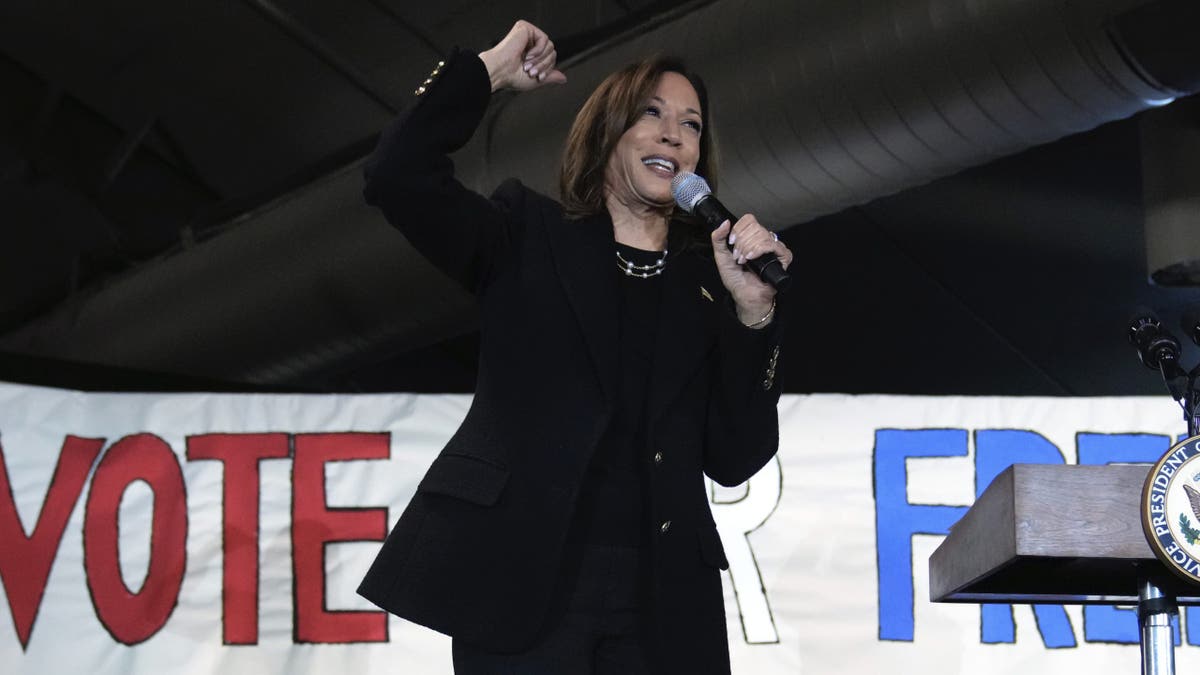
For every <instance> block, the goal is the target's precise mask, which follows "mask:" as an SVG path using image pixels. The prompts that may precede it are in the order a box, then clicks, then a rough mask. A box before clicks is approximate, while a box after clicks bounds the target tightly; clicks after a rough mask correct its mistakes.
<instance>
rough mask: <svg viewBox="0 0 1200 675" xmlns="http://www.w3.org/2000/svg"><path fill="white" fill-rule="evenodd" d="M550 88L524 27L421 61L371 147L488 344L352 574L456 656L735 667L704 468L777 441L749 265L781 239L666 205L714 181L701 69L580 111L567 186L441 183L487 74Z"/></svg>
mask: <svg viewBox="0 0 1200 675" xmlns="http://www.w3.org/2000/svg"><path fill="white" fill-rule="evenodd" d="M565 82H566V77H565V76H564V75H563V73H562V72H560V71H559V70H557V69H556V53H555V50H554V44H553V43H552V42H551V41H550V39H549V38H548V37H547V36H546V34H545V33H543V32H542V31H541V30H539V29H538V28H537V27H535V26H533V25H532V24H529V23H527V22H524V21H518V22H517V23H516V24H515V25H514V26H513V28H512V30H511V31H510V32H509V33H508V35H507V36H506V37H505V38H504V39H503V40H502V41H501V42H500V43H499V44H498V45H496V47H494V48H493V49H489V50H487V51H485V52H483V53H481V54H479V55H475V54H473V53H469V52H465V51H457V52H455V53H454V54H452V55H451V56H450V57H448V58H447V60H446V61H445V62H444V63H443V64H439V66H438V68H437V69H436V70H435V71H434V73H433V74H432V75H431V77H430V78H429V80H427V81H426V82H425V83H424V84H423V85H421V87H420V88H418V90H417V96H418V100H417V102H416V103H415V104H414V105H413V106H412V107H411V108H410V109H409V110H408V111H406V113H405V114H404V115H403V116H402V117H401V118H400V119H399V120H397V121H396V122H395V123H394V124H393V125H392V126H391V127H390V128H389V129H388V130H387V131H386V132H385V133H384V135H383V137H382V138H381V140H380V143H379V147H378V149H377V150H376V152H375V154H374V156H373V157H372V158H371V161H370V162H369V163H368V166H367V169H366V177H367V181H366V190H365V195H366V199H367V201H368V202H369V203H370V204H372V205H374V206H377V207H379V208H380V209H381V210H382V211H383V213H384V215H385V216H386V217H387V219H388V221H389V222H391V223H392V224H393V225H395V226H396V227H397V228H399V229H400V230H401V231H402V232H403V233H404V235H405V236H406V237H407V238H408V240H409V241H410V242H411V243H412V244H413V245H414V246H415V247H416V248H417V249H418V250H419V251H420V252H421V253H422V254H423V255H424V256H426V257H427V258H428V259H429V260H430V261H432V262H433V263H434V264H435V265H437V266H438V267H439V268H440V269H441V270H442V271H444V272H445V273H446V274H448V275H449V276H450V277H451V278H453V279H454V280H455V281H457V282H458V283H460V284H462V285H463V286H464V287H466V288H467V289H468V290H470V291H471V292H472V293H474V294H475V296H476V297H477V298H478V302H479V308H480V324H481V326H480V332H481V337H480V343H481V344H480V355H479V373H478V381H477V384H476V391H475V396H474V399H473V402H472V404H471V408H470V410H469V411H468V413H467V416H466V418H465V419H464V420H463V423H462V426H460V427H459V429H458V431H457V432H455V434H454V435H453V437H452V438H451V439H450V441H449V442H448V443H447V444H446V447H445V448H444V449H443V450H442V451H441V453H439V455H438V456H437V458H436V459H435V460H434V462H433V464H432V465H431V466H430V467H429V470H428V471H427V472H426V474H425V476H424V478H423V479H422V480H421V482H420V484H419V485H418V487H417V492H416V494H415V495H414V497H413V499H412V501H411V502H410V503H409V504H408V506H407V508H406V509H405V510H404V513H403V514H402V515H401V517H400V520H399V521H398V522H397V523H396V526H395V528H394V529H393V530H392V532H391V534H390V535H389V536H388V539H387V541H386V542H385V543H384V545H383V548H382V549H381V551H380V553H379V556H378V557H377V558H376V560H375V562H374V564H373V565H372V566H371V569H370V571H369V572H368V573H367V576H366V578H365V579H364V580H363V582H362V585H361V586H360V588H359V592H360V593H361V594H362V595H364V596H365V597H367V598H368V599H369V600H371V601H372V602H374V603H376V604H378V605H379V606H380V607H383V608H384V609H386V610H388V611H390V612H392V613H394V614H397V615H399V616H401V617H404V618H406V619H409V620H411V621H415V622H416V623H419V624H423V625H425V626H428V627H430V628H433V629H435V630H438V631H441V632H443V633H447V634H449V635H451V636H453V654H454V668H455V672H456V673H460V674H462V673H466V674H472V673H555V674H570V675H576V674H581V673H672V674H673V673H728V672H729V649H728V643H727V637H726V631H725V616H724V605H723V600H722V595H721V578H720V570H721V569H724V568H727V567H728V563H727V562H726V560H725V554H724V550H723V549H722V546H721V541H720V538H719V537H718V535H717V530H716V526H715V524H714V521H713V517H712V513H711V511H710V510H709V506H708V504H709V500H708V493H707V489H706V483H705V481H704V474H707V475H708V476H710V477H711V478H712V479H713V480H715V481H717V482H718V483H721V484H722V485H736V484H738V483H741V482H743V481H745V480H746V479H748V478H749V477H750V476H751V475H753V474H754V473H755V472H756V471H757V470H758V469H759V468H761V467H762V466H763V465H764V464H765V463H766V462H768V461H770V459H771V458H772V456H773V455H774V453H775V451H776V449H777V447H778V421H777V417H776V410H775V407H776V403H777V401H778V398H779V392H780V383H779V379H778V378H777V377H776V372H777V370H778V368H779V367H780V364H779V356H780V353H779V346H778V345H779V342H780V338H781V330H780V328H781V323H782V322H781V314H782V311H783V310H782V303H779V304H777V302H776V298H775V291H774V289H772V288H771V286H769V285H767V284H765V283H763V282H762V281H760V280H759V279H758V277H757V276H756V275H755V274H754V273H753V272H750V271H749V270H747V269H745V268H743V266H742V263H744V262H745V261H746V260H749V259H754V258H757V257H759V256H762V255H764V254H766V253H768V252H770V253H774V254H775V255H776V256H778V257H779V260H780V261H781V262H782V263H783V265H784V266H785V267H786V266H787V265H788V264H789V263H790V262H791V259H792V255H791V252H790V251H789V250H788V249H787V247H785V246H784V245H783V244H782V243H781V242H779V241H778V239H777V238H776V237H775V236H774V235H773V234H772V233H771V232H770V231H769V230H767V229H765V228H764V227H763V226H762V225H760V224H759V223H758V222H757V221H756V220H755V218H754V216H752V215H746V216H743V217H741V218H740V219H738V220H737V222H736V223H733V224H732V225H731V224H730V223H728V222H726V223H725V224H723V225H722V226H721V227H720V228H718V229H717V230H715V231H712V232H711V233H709V232H708V231H706V228H705V229H702V228H701V226H699V225H697V224H696V223H695V222H692V221H690V219H688V218H686V217H685V216H681V214H679V213H678V212H677V211H676V210H675V208H674V202H673V198H672V193H671V180H672V178H673V177H674V176H675V175H676V174H678V173H680V172H684V171H688V172H695V173H697V174H699V175H700V176H703V177H704V178H706V179H707V180H708V182H709V183H714V184H715V182H716V179H717V175H716V151H715V150H716V149H715V143H714V134H713V126H712V117H711V114H710V111H709V105H708V100H707V94H706V91H705V88H704V85H703V83H702V81H701V80H700V78H699V77H697V76H696V75H695V74H693V73H691V72H689V71H688V70H687V69H686V68H685V67H684V65H683V64H682V63H680V62H678V61H675V60H672V59H665V58H652V59H648V60H644V61H641V62H638V63H635V64H632V65H630V66H628V67H626V68H624V69H622V70H620V71H618V72H616V73H613V74H612V75H610V76H609V77H608V78H607V79H606V80H604V82H603V83H602V84H601V85H600V86H599V87H598V88H597V89H596V90H595V91H594V92H593V93H592V95H591V97H590V98H589V99H588V100H587V102H586V103H584V105H583V107H582V109H581V110H580V111H579V114H578V116H577V117H576V118H575V122H574V124H573V126H572V128H571V131H570V134H569V137H568V139H567V143H566V148H565V151H564V153H563V161H562V170H561V186H560V188H561V194H560V199H561V201H555V200H553V199H550V198H548V197H546V196H543V195H541V194H538V193H537V192H534V191H532V190H530V189H529V188H527V187H524V186H523V185H522V184H521V183H520V182H518V181H517V180H514V179H509V180H507V181H505V182H504V183H502V184H501V185H500V187H499V188H498V189H497V190H496V191H495V193H494V194H493V195H492V196H491V197H490V198H487V197H483V196H481V195H478V194H475V193H473V192H471V191H470V190H468V189H466V188H465V187H464V186H463V185H462V184H461V183H459V182H458V181H457V180H455V178H454V173H453V164H452V163H451V161H450V159H449V158H448V157H447V155H449V154H450V153H452V152H454V151H455V150H457V149H458V148H460V147H462V146H463V145H464V144H465V143H466V142H467V140H468V139H469V138H470V137H471V134H472V133H473V132H474V131H475V128H476V126H477V125H478V124H479V123H480V120H481V119H482V117H483V114H484V112H485V109H486V108H487V105H488V101H489V98H490V95H491V94H492V93H493V92H495V91H499V90H501V89H512V90H520V91H525V90H532V89H537V88H539V87H542V86H546V85H550V84H562V83H565ZM534 95H536V94H534ZM726 242H728V243H729V244H731V245H732V248H730V247H729V246H727V245H726Z"/></svg>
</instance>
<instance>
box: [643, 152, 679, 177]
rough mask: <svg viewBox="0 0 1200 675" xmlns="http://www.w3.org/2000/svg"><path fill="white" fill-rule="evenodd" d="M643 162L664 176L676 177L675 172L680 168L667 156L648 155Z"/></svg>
mask: <svg viewBox="0 0 1200 675" xmlns="http://www.w3.org/2000/svg"><path fill="white" fill-rule="evenodd" d="M642 164H645V165H646V166H648V167H650V169H651V170H653V171H654V172H655V173H657V174H660V175H662V176H663V177H664V178H674V177H675V172H676V171H678V169H679V167H678V166H676V164H675V162H673V161H671V160H669V159H667V158H666V157H658V156H653V157H646V158H645V159H643V160H642Z"/></svg>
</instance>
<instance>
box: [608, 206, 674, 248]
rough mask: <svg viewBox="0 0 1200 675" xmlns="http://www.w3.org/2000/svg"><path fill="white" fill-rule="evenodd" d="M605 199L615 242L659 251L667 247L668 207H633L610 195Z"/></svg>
mask: <svg viewBox="0 0 1200 675" xmlns="http://www.w3.org/2000/svg"><path fill="white" fill-rule="evenodd" d="M605 201H606V205H607V207H608V215H609V217H611V218H612V223H613V238H614V239H616V240H617V243H620V244H625V245H626V246H632V247H634V248H640V249H643V250H646V251H661V250H663V249H665V248H666V247H667V222H668V220H669V216H670V209H669V208H668V209H658V208H654V207H651V206H644V205H638V206H636V207H633V206H631V205H629V204H625V203H623V202H621V201H620V200H618V199H617V198H615V197H614V196H612V195H609V197H608V199H606V200H605Z"/></svg>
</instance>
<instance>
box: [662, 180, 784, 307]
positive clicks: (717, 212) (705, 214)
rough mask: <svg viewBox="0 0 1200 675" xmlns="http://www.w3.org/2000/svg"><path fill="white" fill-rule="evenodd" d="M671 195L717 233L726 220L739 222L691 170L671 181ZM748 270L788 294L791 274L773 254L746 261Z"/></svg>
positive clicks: (706, 184) (684, 208)
mask: <svg viewBox="0 0 1200 675" xmlns="http://www.w3.org/2000/svg"><path fill="white" fill-rule="evenodd" d="M671 193H672V194H673V195H675V203H676V204H678V205H679V208H681V209H683V210H684V211H686V212H688V213H692V214H695V215H697V216H700V218H701V219H702V220H704V222H705V223H708V226H709V227H711V228H713V229H714V230H715V229H717V228H718V227H720V226H721V223H723V222H725V221H726V220H728V221H729V222H730V224H733V223H735V222H737V217H736V216H734V215H733V214H732V213H730V212H729V209H727V208H725V205H724V204H722V203H721V202H719V201H717V198H716V197H714V196H713V193H712V188H710V187H709V186H708V181H706V180H704V179H703V178H701V177H700V176H697V175H696V174H694V173H691V172H690V171H683V172H680V173H677V174H675V177H674V178H672V179H671ZM729 248H733V247H732V246H730V247H729ZM746 267H749V268H750V269H752V270H754V272H755V274H757V275H758V278H759V279H762V280H763V281H765V282H767V283H768V284H771V285H772V286H774V287H775V290H777V291H780V292H783V291H786V290H787V287H788V286H789V285H790V284H791V283H792V277H791V275H790V274H788V273H787V270H785V269H783V263H781V262H779V258H778V256H776V255H775V254H774V253H764V254H762V255H760V256H758V257H757V258H754V259H753V260H747V261H746Z"/></svg>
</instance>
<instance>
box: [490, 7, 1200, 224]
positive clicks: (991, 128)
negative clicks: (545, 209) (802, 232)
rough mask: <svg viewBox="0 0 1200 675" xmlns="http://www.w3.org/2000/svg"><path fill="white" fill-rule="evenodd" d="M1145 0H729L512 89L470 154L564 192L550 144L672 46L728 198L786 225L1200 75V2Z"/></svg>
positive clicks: (1139, 105) (1087, 121)
mask: <svg viewBox="0 0 1200 675" xmlns="http://www.w3.org/2000/svg"><path fill="white" fill-rule="evenodd" d="M1143 5H1145V3H1144V0H1143V1H1141V2H1139V0H1087V1H1086V2H1069V1H1067V0H881V1H875V2H869V1H861V0H860V1H857V2H840V1H839V2H819V3H817V2H787V1H783V2H780V1H773V0H748V1H743V2H734V1H732V0H725V1H723V2H716V3H713V4H711V5H709V6H707V7H704V8H702V9H700V10H697V11H695V12H692V13H690V14H688V15H686V16H683V17H682V18H680V19H679V20H677V21H673V22H670V23H668V24H665V25H662V26H660V27H658V28H656V29H654V30H651V31H649V32H646V33H644V34H641V35H638V36H636V37H634V38H631V39H628V40H627V41H625V42H623V43H621V44H620V45H618V46H615V47H613V48H610V49H607V50H605V51H603V52H599V53H595V54H592V55H590V56H588V57H587V58H586V59H585V60H584V61H583V62H581V63H578V64H569V65H573V66H574V67H573V68H571V69H570V70H569V71H568V73H569V76H570V77H571V80H572V84H571V86H570V87H562V88H559V89H557V90H553V91H549V92H546V93H545V94H541V93H539V94H538V95H536V96H517V97H513V98H511V99H508V100H506V102H505V103H504V105H502V106H498V107H497V108H496V111H495V115H494V118H493V119H492V124H491V125H490V126H489V127H488V129H489V133H488V136H487V138H486V139H485V140H484V142H483V145H484V146H485V147H483V148H482V149H481V151H482V152H483V153H485V155H486V157H485V159H484V160H483V161H482V162H481V163H476V164H472V166H474V167H475V168H476V170H478V171H481V174H480V175H479V176H478V177H477V179H476V182H477V183H478V184H480V185H483V184H493V185H494V184H495V183H496V182H497V181H498V179H501V178H503V177H505V176H513V175H515V176H521V177H523V179H526V180H527V182H529V183H530V184H531V185H534V186H536V187H538V188H540V189H542V190H545V191H547V192H548V193H549V194H557V179H556V175H555V172H556V170H557V162H556V161H549V160H550V158H551V157H552V156H553V152H554V151H555V149H556V148H558V147H561V141H562V139H563V138H565V137H566V130H567V128H568V126H569V123H570V120H571V119H572V118H573V116H574V112H575V111H576V110H577V109H578V108H579V106H580V104H581V103H582V100H583V98H584V96H586V94H587V92H589V91H590V90H591V89H592V88H593V87H594V85H595V84H596V83H598V82H599V80H600V79H601V78H602V77H603V76H604V75H605V74H607V73H609V72H612V71H613V70H615V69H617V68H619V67H621V66H622V65H624V64H625V63H626V62H628V61H629V60H631V59H633V58H636V57H638V56H642V55H646V54H651V53H654V52H656V51H668V52H671V53H677V54H679V55H682V56H684V57H685V58H686V59H687V60H688V62H689V65H690V67H692V68H693V69H694V70H695V71H697V72H699V73H701V74H703V75H704V77H705V80H706V84H707V85H708V88H709V92H710V100H711V101H712V105H713V106H714V108H715V110H714V117H715V118H716V123H717V126H718V137H719V141H720V145H721V149H722V171H723V173H722V176H721V186H720V193H721V199H722V201H724V202H725V203H726V204H729V205H730V206H731V208H733V210H734V211H738V210H742V211H746V210H752V211H753V212H754V213H755V214H757V215H758V216H759V217H760V218H762V219H763V220H764V221H765V222H769V223H774V224H775V225H778V226H788V225H792V224H796V223H803V222H806V221H809V220H812V219H814V218H816V217H818V216H821V215H825V214H828V213H833V212H836V211H840V210H842V209H844V208H846V207H849V206H853V205H856V204H861V203H863V202H866V201H869V200H871V199H874V198H876V197H879V196H882V195H887V194H891V193H894V192H898V191H900V190H903V189H905V188H908V187H912V186H915V185H919V184H922V183H925V182H928V181H930V180H933V179H935V178H939V177H942V176H947V175H950V174H953V173H955V172H957V171H960V170H962V169H964V168H967V167H971V166H976V165H979V164H983V163H985V162H988V161H990V160H992V159H996V158H998V157H1003V156H1005V155H1010V154H1013V153H1016V152H1019V151H1021V150H1024V149H1027V148H1030V147H1032V146H1035V145H1039V144H1042V143H1047V142H1050V141H1053V140H1057V139H1059V138H1062V137H1064V136H1067V135H1069V134H1073V133H1076V132H1080V131H1085V130H1088V129H1093V128H1095V127H1097V126H1099V125H1101V124H1104V123H1105V122H1109V121H1112V120H1117V119H1121V118H1124V117H1128V116H1130V115H1133V114H1134V113H1137V112H1139V111H1141V110H1144V109H1146V108H1148V107H1153V106H1158V105H1163V104H1165V103H1168V102H1170V101H1171V100H1172V99H1173V98H1175V97H1177V96H1180V95H1182V94H1185V93H1190V92H1192V91H1194V90H1196V89H1197V88H1200V47H1198V46H1197V45H1198V44H1200V40H1196V39H1195V37H1194V36H1195V35H1196V33H1197V31H1200V20H1197V17H1196V14H1197V12H1196V8H1197V7H1198V6H1200V3H1196V2H1195V0H1171V1H1169V2H1161V1H1160V2H1154V3H1150V5H1148V6H1147V7H1149V8H1151V9H1153V11H1144V9H1143V11H1141V12H1140V13H1131V12H1130V11H1129V10H1130V9H1131V8H1135V9H1136V8H1138V7H1140V6H1143ZM1130 14H1136V16H1135V17H1134V18H1135V19H1136V21H1130V20H1129V16H1130ZM1122 29H1124V30H1125V32H1126V33H1128V34H1129V35H1128V37H1129V39H1123V36H1122ZM1152 36H1155V37H1152ZM1157 73H1165V74H1166V75H1167V77H1162V76H1156V75H1157ZM547 125H550V127H551V128H550V129H549V130H547ZM531 144H533V145H535V147H537V149H538V152H529V151H528V149H529V147H530V146H531Z"/></svg>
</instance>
